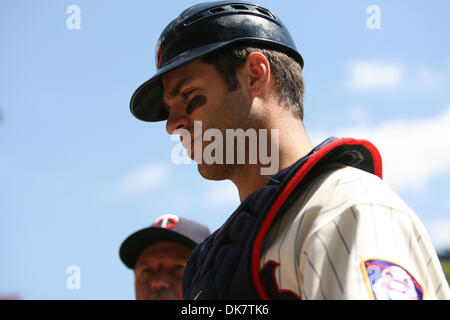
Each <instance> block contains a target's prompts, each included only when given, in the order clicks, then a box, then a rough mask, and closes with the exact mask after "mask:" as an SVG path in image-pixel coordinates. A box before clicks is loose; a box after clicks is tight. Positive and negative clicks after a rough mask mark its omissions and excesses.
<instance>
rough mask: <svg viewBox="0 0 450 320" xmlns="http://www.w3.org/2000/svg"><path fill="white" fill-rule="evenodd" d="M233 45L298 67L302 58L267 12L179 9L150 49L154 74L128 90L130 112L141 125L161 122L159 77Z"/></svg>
mask: <svg viewBox="0 0 450 320" xmlns="http://www.w3.org/2000/svg"><path fill="white" fill-rule="evenodd" d="M238 42H245V43H248V44H255V45H260V46H261V45H262V46H264V47H265V48H273V49H276V50H278V51H282V52H284V53H286V54H287V55H289V56H291V57H292V58H294V59H295V60H296V61H298V62H299V63H300V65H301V67H302V68H303V58H302V56H301V55H300V53H298V51H297V49H296V47H295V44H294V41H293V40H292V38H291V36H290V34H289V32H288V30H287V28H286V27H285V26H284V24H283V23H282V22H281V20H280V19H279V18H278V17H276V16H275V15H274V14H273V13H272V12H270V11H269V10H267V9H265V8H263V7H261V6H258V5H255V4H252V3H248V2H239V1H218V2H206V3H200V4H197V5H195V6H192V7H190V8H188V9H186V10H185V11H183V12H182V13H181V14H180V16H178V18H176V19H175V20H173V21H172V22H171V23H169V25H168V26H167V27H166V28H165V29H164V31H163V32H162V34H161V36H160V37H159V40H158V44H157V47H156V69H157V73H156V74H155V75H154V76H153V77H152V78H151V79H149V80H148V81H146V82H145V83H143V84H142V85H141V86H140V87H139V88H138V89H137V90H136V91H135V92H134V94H133V96H132V98H131V102H130V109H131V113H132V114H133V115H134V116H135V117H136V118H138V119H140V120H143V121H152V122H153V121H162V120H166V119H167V117H168V112H167V110H166V108H165V107H164V105H163V99H162V97H163V87H162V84H161V77H162V76H163V75H164V74H165V73H167V72H169V71H171V70H173V69H175V68H178V67H180V66H182V65H184V64H186V63H188V62H191V61H193V60H195V59H198V58H200V57H202V56H204V55H206V54H208V53H211V52H213V51H215V50H218V49H220V48H224V47H227V46H230V45H232V44H235V43H238Z"/></svg>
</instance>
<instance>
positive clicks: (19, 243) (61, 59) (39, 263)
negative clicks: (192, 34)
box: [0, 0, 450, 299]
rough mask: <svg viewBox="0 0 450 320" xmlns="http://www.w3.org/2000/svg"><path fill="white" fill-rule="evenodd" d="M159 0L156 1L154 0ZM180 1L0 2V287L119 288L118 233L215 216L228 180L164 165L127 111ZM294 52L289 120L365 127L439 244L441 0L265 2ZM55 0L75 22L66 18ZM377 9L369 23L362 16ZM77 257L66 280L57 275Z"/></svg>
mask: <svg viewBox="0 0 450 320" xmlns="http://www.w3.org/2000/svg"><path fill="white" fill-rule="evenodd" d="M162 3H164V2H162ZM195 3H196V2H193V1H181V0H172V1H170V6H169V5H164V4H161V2H156V1H143V0H142V1H136V0H132V1H100V0H97V1H86V0H73V1H63V0H60V1H56V0H53V1H44V0H41V1H31V0H29V1H24V0H18V1H12V0H9V1H1V2H0V49H1V50H0V114H1V117H0V254H1V257H2V260H1V264H0V297H1V296H3V297H4V296H17V297H19V298H22V299H133V298H134V289H133V274H132V272H131V271H130V270H128V269H127V268H126V267H125V266H124V265H123V264H122V263H121V261H120V260H119V257H118V249H119V246H120V244H121V242H122V241H123V240H124V239H125V237H127V236H128V235H129V234H131V233H132V232H134V231H136V230H138V229H141V228H143V227H146V226H148V225H150V224H151V223H152V221H153V220H154V219H155V218H157V217H158V216H160V215H162V214H165V213H172V214H178V215H182V216H184V217H187V218H191V219H195V220H198V221H202V222H203V223H204V224H206V225H207V226H209V227H210V229H211V230H215V229H216V228H218V227H220V225H221V224H222V222H224V220H225V219H226V218H227V217H228V216H229V215H230V214H231V213H232V211H233V210H234V208H235V207H236V206H237V205H238V203H239V200H238V194H237V190H236V189H235V188H234V186H233V185H232V184H231V183H230V182H228V181H224V182H212V181H207V180H204V179H203V178H201V177H200V175H199V174H198V173H197V170H196V167H195V165H179V166H176V165H174V164H173V163H172V162H171V158H170V154H171V150H172V148H173V147H174V146H175V142H174V141H171V139H170V136H169V135H167V133H166V132H165V128H164V123H157V124H149V123H144V122H141V121H138V120H136V119H135V118H133V117H132V115H131V114H130V112H129V101H130V98H131V95H132V93H133V92H134V90H135V89H136V88H137V86H139V85H140V84H141V83H142V82H143V81H145V80H147V79H148V78H149V77H151V76H152V75H153V73H154V72H155V65H154V51H155V44H156V41H157V39H158V37H159V34H160V32H161V31H162V30H163V28H164V27H165V26H166V25H167V23H168V22H169V21H170V20H171V19H173V18H175V17H176V16H177V15H178V14H179V13H180V12H181V11H182V10H184V9H185V8H187V7H188V6H190V5H192V4H195ZM258 3H259V4H261V5H263V6H266V7H268V8H269V9H271V10H272V11H273V12H274V13H275V14H277V15H278V16H279V17H280V18H281V19H282V20H283V22H284V23H285V25H286V26H287V27H288V28H289V30H290V32H291V34H292V36H293V38H294V41H295V42H296V44H297V47H298V49H299V51H300V53H301V54H302V55H303V58H304V60H305V68H304V77H305V81H306V95H305V126H306V128H307V130H308V132H309V133H310V135H311V137H312V139H313V142H314V143H315V144H318V143H320V142H321V141H322V140H323V139H325V138H326V137H327V136H331V135H334V136H339V137H341V136H353V137H356V138H367V139H369V140H371V141H372V142H373V143H374V144H376V145H377V146H378V148H379V149H380V151H381V154H382V157H383V160H384V162H385V163H384V168H385V170H384V176H385V180H386V182H388V183H389V184H390V185H391V186H392V187H393V188H394V190H396V191H397V192H398V193H399V194H400V195H401V197H402V198H403V199H404V200H405V201H406V202H407V203H408V205H409V206H410V207H412V208H413V209H414V210H415V211H416V213H417V215H418V216H419V217H420V219H421V220H422V222H423V223H424V225H425V227H426V228H427V230H428V232H429V234H430V236H431V238H432V241H433V243H434V244H435V245H436V247H438V248H444V247H450V236H449V234H450V215H449V212H450V185H449V183H448V180H449V178H450V148H449V147H448V137H449V136H450V90H449V88H450V44H449V41H448V40H445V39H448V32H449V31H450V21H449V20H448V17H447V14H448V12H449V11H450V3H449V2H448V1H445V0H441V1H437V0H436V1H433V2H426V1H408V2H404V1H378V0H371V1H362V0H353V1H345V2H338V1H331V0H329V1H325V0H322V1H314V2H313V1H308V2H306V1H275V0H266V1H264V0H261V1H258ZM70 5H77V6H78V7H79V9H80V12H81V15H80V29H74V30H71V29H69V28H68V27H67V24H66V22H67V19H68V18H69V17H70V16H71V14H70V13H67V12H66V10H67V8H68V7H69V6H70ZM371 5H376V6H377V7H378V8H379V10H380V18H381V20H380V29H369V28H368V27H367V24H366V22H367V20H368V19H370V17H371V14H370V13H367V11H366V10H367V8H368V7H369V6H371ZM71 265H76V266H79V268H80V272H81V277H80V280H81V282H80V289H79V290H70V289H68V287H67V286H66V281H67V279H68V277H69V274H68V273H67V272H66V270H67V268H68V267H69V266H71Z"/></svg>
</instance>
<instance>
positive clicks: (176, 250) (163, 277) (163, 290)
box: [119, 214, 210, 300]
mask: <svg viewBox="0 0 450 320" xmlns="http://www.w3.org/2000/svg"><path fill="white" fill-rule="evenodd" d="M209 234H210V232H209V229H208V227H206V226H203V225H201V224H199V223H196V222H194V221H191V220H188V219H185V218H181V217H178V216H176V215H173V214H165V215H162V216H161V217H159V218H158V219H156V221H155V222H154V223H153V224H152V225H151V226H150V227H148V228H144V229H141V230H139V231H136V232H135V233H133V234H132V235H130V236H129V237H128V238H127V239H125V241H124V242H123V243H122V245H121V246H120V250H119V255H120V259H121V260H122V262H123V263H124V264H125V265H126V266H127V267H128V268H130V269H133V271H134V278H135V282H134V288H135V294H136V300H182V299H183V293H182V291H181V279H182V276H183V272H184V268H185V266H186V262H187V260H188V257H189V255H190V254H191V252H192V249H193V248H194V247H195V246H196V245H197V244H199V243H200V242H202V241H203V240H204V239H205V238H206V237H207V236H208V235H209Z"/></svg>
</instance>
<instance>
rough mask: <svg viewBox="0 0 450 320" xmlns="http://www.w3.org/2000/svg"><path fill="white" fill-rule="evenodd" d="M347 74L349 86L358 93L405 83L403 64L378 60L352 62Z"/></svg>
mask: <svg viewBox="0 0 450 320" xmlns="http://www.w3.org/2000/svg"><path fill="white" fill-rule="evenodd" d="M347 72H348V79H347V85H348V87H349V88H350V89H352V90H356V91H360V90H368V89H379V88H394V87H397V86H399V85H400V84H401V83H402V82H403V79H404V74H405V70H404V67H403V65H402V64H401V63H395V62H392V63H389V62H383V61H378V60H354V61H351V62H350V63H349V64H348V69H347Z"/></svg>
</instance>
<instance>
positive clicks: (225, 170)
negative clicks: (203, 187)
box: [197, 163, 232, 181]
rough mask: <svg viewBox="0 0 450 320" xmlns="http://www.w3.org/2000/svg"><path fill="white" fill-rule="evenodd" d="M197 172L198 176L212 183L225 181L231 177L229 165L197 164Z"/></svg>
mask: <svg viewBox="0 0 450 320" xmlns="http://www.w3.org/2000/svg"><path fill="white" fill-rule="evenodd" d="M197 168H198V172H199V173H200V175H201V176H202V177H203V178H205V179H207V180H213V181H221V180H227V179H230V177H231V172H232V168H231V166H230V165H224V164H205V163H202V164H198V165H197Z"/></svg>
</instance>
